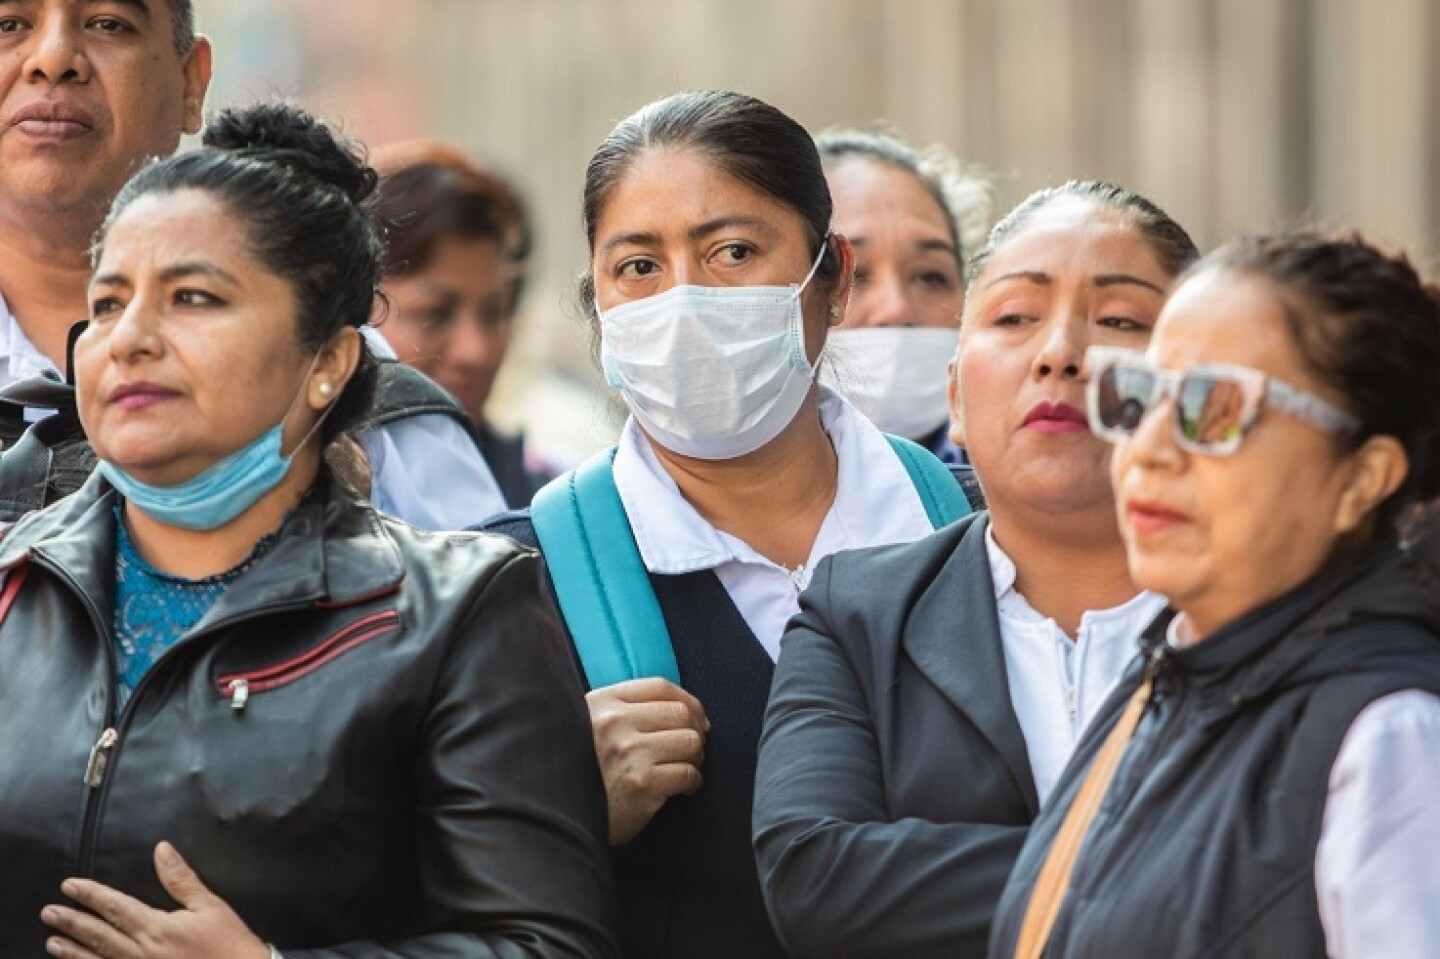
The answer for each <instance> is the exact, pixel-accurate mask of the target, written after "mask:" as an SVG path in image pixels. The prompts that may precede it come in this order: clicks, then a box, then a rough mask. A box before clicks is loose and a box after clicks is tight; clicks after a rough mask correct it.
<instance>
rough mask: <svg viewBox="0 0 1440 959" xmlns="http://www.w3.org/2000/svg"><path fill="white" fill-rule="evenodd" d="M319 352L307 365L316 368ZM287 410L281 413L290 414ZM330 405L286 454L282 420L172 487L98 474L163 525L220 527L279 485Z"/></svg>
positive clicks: (109, 467) (116, 472) (105, 471)
mask: <svg viewBox="0 0 1440 959" xmlns="http://www.w3.org/2000/svg"><path fill="white" fill-rule="evenodd" d="M319 359H320V357H319V355H318V354H317V355H316V357H315V360H314V361H312V362H311V364H310V371H311V372H314V369H315V363H317V362H319ZM309 382H310V373H306V374H305V379H304V380H302V381H301V385H300V392H298V393H296V395H295V399H294V400H292V401H291V402H290V409H294V408H295V404H296V403H297V402H299V400H300V396H301V395H302V394H303V393H304V390H305V385H306V384H307V383H309ZM290 409H287V410H286V411H285V417H289V415H290ZM331 409H334V404H331V406H330V407H328V408H327V409H326V410H325V412H324V413H322V414H321V415H320V418H319V419H318V420H316V421H315V425H314V426H312V427H310V432H309V433H306V434H305V437H304V439H302V440H301V441H300V442H299V443H298V444H297V445H296V446H295V449H294V450H293V451H291V453H290V455H289V456H285V455H282V454H281V452H280V448H281V441H282V434H283V432H284V426H285V418H282V419H281V420H280V422H279V423H276V424H275V425H274V426H272V427H271V428H270V429H268V430H266V431H265V432H264V433H261V434H260V436H259V437H257V438H256V439H255V440H254V441H252V442H251V443H249V444H248V445H246V446H243V447H241V448H240V449H238V450H236V451H235V452H233V453H231V454H230V455H229V456H226V457H225V458H223V459H221V460H218V461H217V462H215V463H212V464H210V465H209V466H207V467H206V468H205V469H203V470H201V471H200V472H199V473H198V474H197V475H196V476H194V477H192V478H191V479H188V480H186V481H185V482H183V483H177V484H175V485H174V486H155V485H153V484H151V483H146V482H143V481H141V480H138V479H136V478H135V477H133V476H131V475H130V474H129V473H127V472H125V471H124V470H123V469H121V468H120V467H118V466H116V465H115V464H113V463H107V462H105V461H104V460H101V461H100V475H101V476H104V477H105V479H106V480H107V481H108V482H109V483H110V485H111V486H113V487H115V489H116V490H118V491H119V493H120V495H122V496H124V497H125V498H126V499H127V500H129V501H130V502H131V503H133V504H135V507H136V508H137V509H139V510H140V511H141V512H142V513H144V514H145V515H146V516H149V517H150V518H151V519H154V520H158V521H159V522H161V523H164V524H165V525H167V526H177V527H179V528H181V529H193V530H212V529H219V528H220V527H222V526H224V525H225V524H226V523H229V522H230V521H231V520H233V519H235V517H237V516H239V515H240V514H241V513H243V512H245V511H246V510H247V509H249V508H250V507H252V506H254V505H255V504H256V503H257V502H259V500H260V498H261V497H262V496H264V495H265V494H266V493H268V492H270V491H271V490H273V489H274V488H275V487H277V486H279V485H280V481H281V480H283V479H284V478H285V475H286V474H287V473H289V472H290V463H291V461H292V460H294V458H295V454H296V453H298V452H299V451H300V449H301V447H303V446H304V445H305V444H306V443H307V442H309V441H310V437H312V436H314V435H315V432H316V430H318V429H320V424H321V423H323V422H325V417H326V416H329V415H330V410H331Z"/></svg>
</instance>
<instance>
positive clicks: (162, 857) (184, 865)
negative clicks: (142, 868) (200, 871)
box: [155, 842, 214, 911]
mask: <svg viewBox="0 0 1440 959" xmlns="http://www.w3.org/2000/svg"><path fill="white" fill-rule="evenodd" d="M155 875H157V876H159V877H160V885H162V886H164V887H165V891H166V892H168V893H169V894H170V897H171V898H172V899H174V900H175V901H176V902H178V903H179V904H180V905H182V906H184V907H185V908H186V909H189V910H192V911H194V910H196V909H200V908H202V907H204V906H205V905H207V904H208V903H209V902H210V901H211V900H212V899H214V896H213V894H212V893H211V892H210V890H209V889H208V888H207V887H206V885H205V883H203V882H201V881H200V877H199V876H198V875H197V874H196V873H195V870H194V869H191V868H190V864H189V863H188V862H186V861H185V860H184V859H182V858H181V856H180V853H179V852H177V851H176V849H175V847H174V846H172V845H170V844H169V843H168V842H162V843H159V844H158V845H156V847H155Z"/></svg>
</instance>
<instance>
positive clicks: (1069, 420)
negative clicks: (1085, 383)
mask: <svg viewBox="0 0 1440 959" xmlns="http://www.w3.org/2000/svg"><path fill="white" fill-rule="evenodd" d="M1020 428H1021V429H1027V430H1035V431H1036V432H1037V433H1080V432H1084V431H1087V430H1089V429H1090V424H1089V422H1088V421H1087V420H1086V419H1085V414H1084V413H1082V412H1081V411H1080V410H1078V409H1076V408H1075V407H1073V406H1071V405H1070V404H1069V403H1037V404H1036V405H1035V406H1034V407H1033V408H1032V409H1031V410H1030V412H1029V413H1026V414H1025V419H1024V421H1023V422H1022V423H1021V424H1020Z"/></svg>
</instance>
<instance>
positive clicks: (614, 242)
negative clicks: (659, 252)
mask: <svg viewBox="0 0 1440 959" xmlns="http://www.w3.org/2000/svg"><path fill="white" fill-rule="evenodd" d="M737 226H744V227H750V228H751V229H755V230H760V231H761V232H763V233H766V234H773V233H774V232H775V228H774V227H772V226H771V225H770V224H769V223H767V222H766V221H765V220H763V219H761V218H760V217H758V216H746V215H743V214H741V215H736V216H721V217H716V218H715V219H713V220H706V221H705V222H704V223H701V224H699V225H697V226H695V227H693V228H691V230H690V233H689V236H690V239H692V240H698V239H700V238H702V237H705V236H709V235H710V234H711V233H718V232H720V231H721V230H728V229H730V228H732V227H737ZM662 242H664V241H663V240H662V239H661V237H660V234H658V233H648V232H637V233H621V234H618V235H616V236H612V237H611V238H610V239H608V240H606V241H605V243H604V244H603V245H602V246H601V247H600V252H601V253H602V254H604V253H609V252H610V251H611V250H613V249H615V248H616V247H617V246H627V245H630V246H657V245H659V244H660V243H662Z"/></svg>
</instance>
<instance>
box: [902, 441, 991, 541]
mask: <svg viewBox="0 0 1440 959" xmlns="http://www.w3.org/2000/svg"><path fill="white" fill-rule="evenodd" d="M885 438H886V439H887V440H889V441H890V448H891V449H893V450H894V451H895V455H896V456H898V457H900V462H901V463H903V464H904V465H905V472H907V473H909V474H910V482H912V483H914V484H915V492H917V493H919V494H920V502H921V503H924V504H925V515H926V516H928V517H930V525H931V526H933V527H935V528H936V529H939V528H940V527H942V526H949V525H950V524H951V523H953V522H955V521H956V520H957V519H962V518H964V517H966V516H969V515H970V513H971V509H970V501H969V500H968V499H966V497H965V492H964V490H962V489H961V488H960V484H959V482H957V481H956V479H955V477H953V476H951V475H950V470H949V468H947V467H946V466H945V464H944V463H942V462H940V460H939V458H938V457H936V456H935V454H933V453H931V452H930V451H929V450H927V449H926V448H925V447H923V446H921V445H920V444H918V443H912V442H910V441H909V440H907V439H901V438H900V437H898V436H891V435H890V434H889V433H886V434H885Z"/></svg>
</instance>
